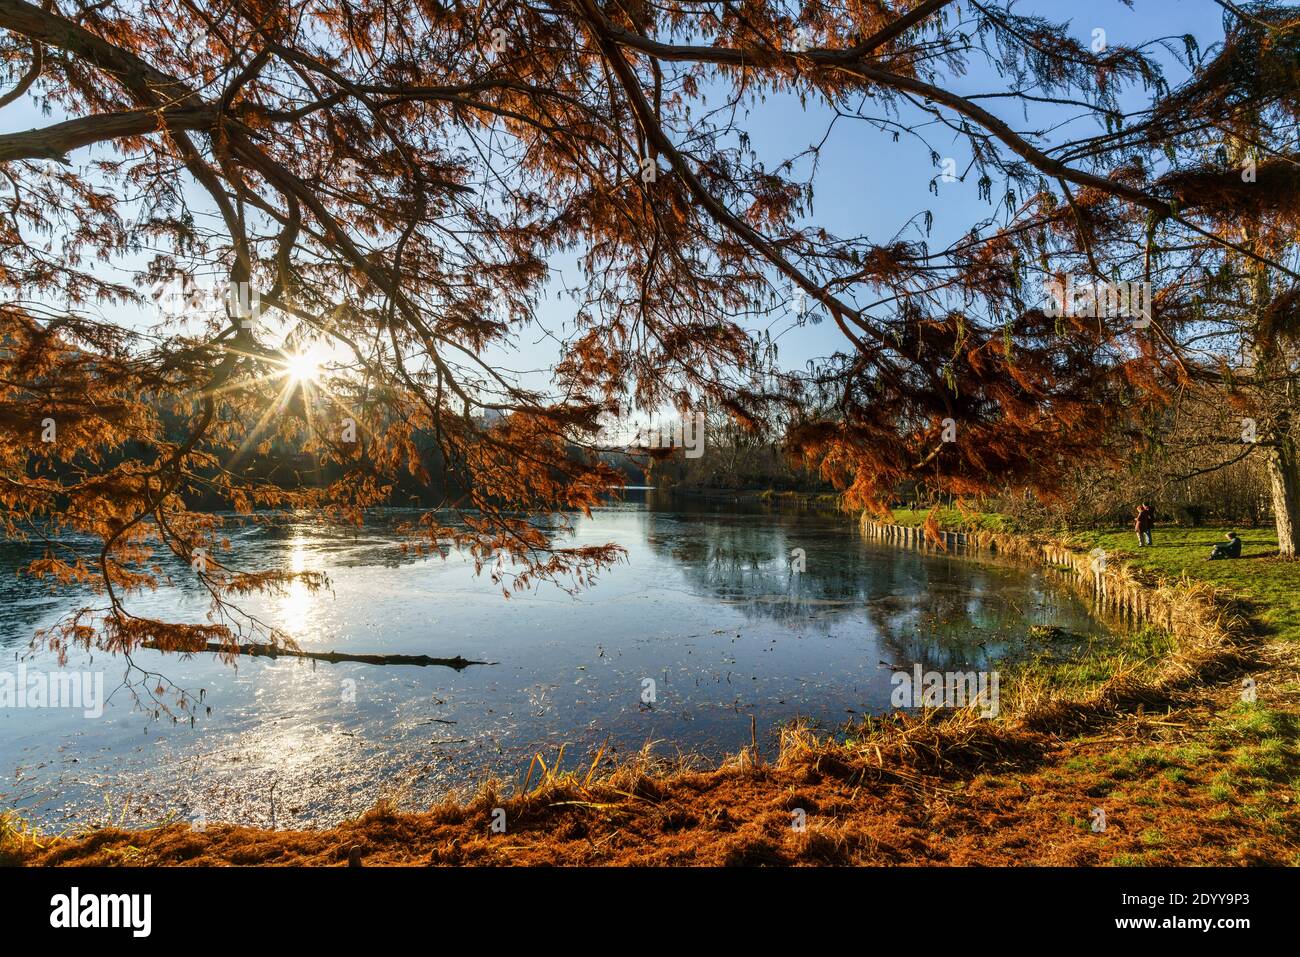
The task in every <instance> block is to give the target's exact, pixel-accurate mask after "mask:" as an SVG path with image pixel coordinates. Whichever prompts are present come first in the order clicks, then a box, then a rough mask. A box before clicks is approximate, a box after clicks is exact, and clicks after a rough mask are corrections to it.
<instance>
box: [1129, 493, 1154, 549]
mask: <svg viewBox="0 0 1300 957" xmlns="http://www.w3.org/2000/svg"><path fill="white" fill-rule="evenodd" d="M1155 527H1156V510H1155V509H1154V508H1152V507H1151V506H1150V505H1147V504H1146V503H1145V502H1144V503H1143V504H1141V505H1139V506H1138V510H1137V515H1136V516H1134V518H1133V531H1135V532H1137V537H1138V548H1141V547H1142V546H1143V545H1150V544H1151V530H1152V529H1153V528H1155Z"/></svg>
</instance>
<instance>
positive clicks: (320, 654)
mask: <svg viewBox="0 0 1300 957" xmlns="http://www.w3.org/2000/svg"><path fill="white" fill-rule="evenodd" d="M144 647H145V648H152V649H154V650H155V651H157V650H158V646H157V644H156V643H155V642H152V641H148V642H145V643H144ZM173 650H175V651H179V652H180V653H181V654H193V653H196V652H200V651H210V652H212V653H213V654H214V655H228V654H238V655H249V656H250V657H253V658H280V657H285V658H310V659H311V660H312V661H327V662H330V663H331V664H337V663H339V662H344V661H351V662H357V663H360V664H363V665H419V666H420V667H428V666H429V665H441V666H442V667H444V668H455V669H456V670H457V671H463V670H464V669H465V668H468V667H469V666H470V665H494V664H496V662H495V661H470V660H469V659H468V658H462V657H461V656H460V655H457V656H456V657H455V658H431V657H429V656H428V655H353V654H348V653H347V652H342V651H294V650H292V649H290V648H280V647H277V646H276V645H268V644H261V643H253V644H246V645H235V646H233V647H232V646H231V645H223V644H222V643H221V642H219V641H209V642H206V643H204V644H201V645H195V646H193V647H190V648H179V649H173Z"/></svg>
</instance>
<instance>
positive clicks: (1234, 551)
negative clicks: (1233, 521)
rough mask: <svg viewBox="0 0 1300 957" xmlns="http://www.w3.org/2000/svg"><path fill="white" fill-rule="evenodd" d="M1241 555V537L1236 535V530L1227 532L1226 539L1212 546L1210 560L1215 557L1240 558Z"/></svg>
mask: <svg viewBox="0 0 1300 957" xmlns="http://www.w3.org/2000/svg"><path fill="white" fill-rule="evenodd" d="M1240 557H1241V539H1240V538H1238V537H1237V533H1236V532H1229V533H1228V540H1227V541H1226V542H1220V543H1219V544H1217V545H1215V546H1214V551H1212V552H1210V561H1214V560H1215V559H1216V558H1240Z"/></svg>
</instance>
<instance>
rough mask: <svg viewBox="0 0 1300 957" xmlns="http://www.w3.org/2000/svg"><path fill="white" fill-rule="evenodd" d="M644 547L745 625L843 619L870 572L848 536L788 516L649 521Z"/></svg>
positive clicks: (862, 594)
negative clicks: (799, 564) (749, 621)
mask: <svg viewBox="0 0 1300 957" xmlns="http://www.w3.org/2000/svg"><path fill="white" fill-rule="evenodd" d="M646 541H647V543H648V544H649V545H650V547H651V549H653V550H654V551H655V553H656V554H658V555H660V556H663V557H665V558H668V559H671V561H672V562H673V563H674V564H676V565H677V566H679V567H680V568H681V570H682V573H683V574H684V575H685V577H686V580H687V582H688V583H689V584H690V585H691V587H692V590H693V591H695V592H696V593H698V594H701V595H705V596H708V597H710V598H713V599H715V600H718V601H724V602H727V603H728V604H731V605H734V606H736V607H737V608H739V609H740V610H741V612H742V613H744V614H745V615H747V616H749V617H754V618H774V619H777V620H779V621H787V620H792V619H797V618H802V619H807V618H809V617H812V616H819V617H821V616H826V615H842V614H844V613H846V612H848V611H854V610H856V609H857V608H858V607H860V606H861V604H862V602H863V601H864V600H865V599H866V596H867V595H868V592H869V586H868V584H867V582H866V579H865V575H866V574H867V573H868V572H869V565H868V563H866V562H865V561H864V560H863V556H862V554H861V550H860V548H859V547H858V542H857V541H856V540H855V539H854V538H853V536H852V535H850V534H848V533H847V532H845V531H843V530H840V529H831V528H827V527H825V526H823V527H815V526H813V527H809V526H808V525H804V524H801V523H800V522H799V521H798V520H797V519H796V518H794V517H792V516H784V515H771V516H765V517H764V518H763V519H761V520H753V519H751V520H745V519H744V518H739V517H735V516H730V515H726V514H713V515H709V514H702V513H697V514H693V515H681V514H664V513H650V518H649V521H648V522H647V525H646ZM796 548H801V549H803V550H804V557H803V564H804V570H803V571H796V570H795V567H794V563H793V562H792V559H791V554H790V553H791V551H792V550H793V549H796Z"/></svg>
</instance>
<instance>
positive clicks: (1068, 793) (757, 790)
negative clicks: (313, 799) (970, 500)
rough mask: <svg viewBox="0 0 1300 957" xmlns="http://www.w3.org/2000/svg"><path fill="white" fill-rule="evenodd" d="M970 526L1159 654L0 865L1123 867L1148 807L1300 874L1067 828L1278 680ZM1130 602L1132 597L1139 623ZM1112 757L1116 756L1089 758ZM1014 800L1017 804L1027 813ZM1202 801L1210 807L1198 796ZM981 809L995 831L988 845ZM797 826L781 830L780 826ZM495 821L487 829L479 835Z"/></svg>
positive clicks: (1234, 840)
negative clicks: (994, 697)
mask: <svg viewBox="0 0 1300 957" xmlns="http://www.w3.org/2000/svg"><path fill="white" fill-rule="evenodd" d="M860 521H861V523H862V526H863V528H864V529H866V528H867V527H868V526H869V525H870V524H872V522H873V520H872V518H871V517H870V516H865V515H864V516H862V518H861V519H860ZM950 531H951V530H950ZM909 534H913V535H914V536H915V535H916V533H909ZM971 534H972V535H973V536H974V541H973V542H972V544H973V546H974V547H975V548H976V549H978V548H986V549H993V550H996V551H997V553H998V554H1000V555H1001V556H1003V557H1011V558H1014V559H1016V560H1017V561H1024V562H1027V563H1037V564H1038V565H1039V566H1040V567H1047V568H1049V569H1055V570H1057V571H1058V572H1060V573H1061V574H1063V575H1066V576H1067V577H1070V578H1072V579H1073V580H1074V581H1075V584H1076V586H1079V585H1080V580H1081V579H1082V580H1083V585H1082V587H1085V588H1092V589H1093V592H1094V596H1095V597H1096V598H1097V599H1098V600H1099V604H1100V605H1101V606H1103V607H1104V606H1106V605H1107V604H1108V603H1109V604H1112V605H1114V604H1117V602H1116V601H1115V600H1113V597H1114V596H1120V595H1127V596H1130V597H1129V598H1128V599H1127V604H1128V605H1129V607H1130V613H1131V614H1137V613H1138V612H1139V610H1140V612H1141V614H1142V615H1143V616H1144V618H1145V620H1147V621H1151V620H1153V619H1161V620H1163V621H1164V622H1166V623H1167V625H1168V626H1169V627H1170V628H1171V629H1172V630H1173V631H1174V634H1175V641H1174V644H1173V647H1172V650H1171V652H1170V653H1169V654H1167V655H1166V656H1164V657H1163V658H1162V659H1160V660H1159V661H1157V662H1155V663H1154V664H1153V666H1152V667H1150V668H1148V669H1147V671H1148V672H1149V673H1146V674H1143V673H1141V672H1140V669H1137V668H1136V667H1126V668H1120V669H1117V670H1115V671H1114V673H1112V674H1110V675H1108V676H1107V677H1106V678H1105V680H1103V681H1101V682H1099V683H1096V685H1095V687H1092V688H1090V689H1089V690H1088V692H1087V693H1078V692H1074V693H1062V692H1061V690H1060V688H1052V687H1051V685H1052V683H1053V682H1054V681H1055V680H1056V679H1057V678H1058V677H1059V676H1057V675H1052V674H1050V673H1049V674H1048V675H1046V676H1044V675H1039V674H1034V673H1032V672H1029V673H1026V674H1024V675H1018V676H1017V677H1016V678H1015V679H1013V682H1012V683H1010V687H1009V688H1008V689H1007V691H1006V692H1004V697H1005V698H1006V699H1009V701H1008V705H1007V706H1004V707H1003V709H1002V714H1001V715H1000V716H999V717H998V718H997V719H995V720H992V721H989V720H983V719H980V718H979V717H978V716H977V715H976V714H974V712H973V711H972V710H971V709H956V710H951V711H938V710H936V711H929V712H923V713H921V714H919V715H917V716H909V715H904V714H902V713H896V714H895V715H891V716H885V717H880V718H874V717H871V718H866V719H865V720H864V721H863V722H861V723H860V725H857V726H855V730H854V732H853V734H851V735H850V737H849V739H848V740H847V741H846V742H844V743H843V744H841V743H837V742H836V741H835V740H833V738H831V737H830V736H826V735H822V734H814V733H813V732H811V731H810V730H808V729H807V728H801V727H799V726H797V725H796V726H793V727H787V728H785V729H783V730H782V731H781V748H780V754H779V756H778V758H777V759H776V760H775V761H774V762H771V763H765V762H764V761H763V758H762V756H761V754H759V753H758V752H757V750H756V749H755V748H752V747H751V748H746V749H742V751H740V752H739V753H737V754H735V755H732V756H731V757H729V758H727V759H725V760H724V761H722V762H721V763H720V764H719V765H718V766H717V767H714V768H711V769H699V768H682V767H680V766H675V765H674V764H672V763H670V762H667V761H663V760H660V759H656V758H654V757H652V756H650V755H648V754H644V753H643V754H642V755H640V756H638V757H635V758H633V759H631V760H629V761H626V762H624V763H622V764H620V765H617V766H606V767H601V755H600V754H599V753H598V754H597V756H596V759H595V760H594V761H593V762H592V763H591V765H590V766H589V767H586V766H584V767H582V768H580V769H575V770H571V771H559V770H557V769H554V768H548V767H547V766H546V764H545V763H543V764H542V765H541V767H540V770H539V773H538V774H537V776H536V777H535V778H534V779H533V780H534V781H536V784H535V785H534V786H533V787H532V788H531V789H529V790H526V791H525V792H524V793H520V794H516V795H513V796H509V797H507V796H504V794H503V793H502V784H501V782H499V781H488V782H486V783H484V784H483V785H482V787H481V788H480V789H479V792H478V794H477V795H476V796H475V797H473V798H472V799H470V800H469V801H466V802H463V803H456V802H455V801H451V800H449V801H447V802H444V803H443V804H441V805H439V806H437V807H435V808H433V809H431V810H430V811H427V812H423V813H401V812H397V811H394V810H392V809H391V808H388V807H385V806H383V805H380V806H377V807H376V808H375V809H373V810H372V811H370V812H367V813H366V814H364V815H362V816H361V817H359V818H357V819H355V820H353V821H349V822H346V823H344V824H342V825H339V826H338V827H334V828H325V829H320V830H305V831H271V830H267V829H258V828H248V827H239V826H231V825H217V824H213V825H209V826H208V827H207V829H206V830H205V831H202V832H200V831H195V830H193V829H192V828H190V827H189V825H187V824H177V823H169V824H163V825H162V826H160V827H158V828H154V829H150V830H140V831H125V830H116V829H112V828H105V829H99V830H95V831H91V832H88V833H86V834H81V835H77V836H71V837H62V838H55V839H52V840H50V841H45V840H42V839H41V838H39V837H38V836H35V835H31V834H24V833H23V831H22V826H21V824H20V823H17V822H15V821H14V820H12V819H10V820H9V823H8V826H7V827H5V826H0V862H3V863H12V864H37V865H39V864H72V863H78V864H126V865H153V864H159V865H164V864H185V863H189V864H196V863H197V864H270V863H283V864H312V865H316V864H346V863H348V862H349V861H350V860H351V861H352V862H353V863H360V864H362V865H365V864H489V865H502V864H755V863H774V864H776V863H781V864H797V863H840V864H902V863H936V864H945V863H946V864H993V865H997V864H1010V863H1037V864H1096V863H1134V862H1138V863H1140V862H1143V856H1144V855H1149V854H1150V853H1151V852H1152V845H1153V843H1155V842H1153V840H1152V833H1151V832H1152V827H1145V828H1137V827H1136V826H1135V824H1133V823H1132V822H1131V821H1130V820H1129V819H1128V818H1129V816H1130V815H1132V816H1133V818H1135V819H1136V818H1138V817H1144V816H1149V817H1152V818H1153V819H1156V818H1161V816H1162V815H1163V818H1164V819H1167V820H1168V821H1172V822H1175V823H1177V824H1178V826H1177V827H1172V825H1171V824H1170V823H1166V825H1165V826H1164V828H1163V830H1162V831H1161V833H1162V835H1163V836H1162V838H1161V840H1160V841H1159V842H1158V843H1156V848H1157V849H1158V851H1159V853H1160V854H1161V855H1168V854H1172V853H1174V851H1175V849H1176V850H1177V852H1178V853H1177V856H1175V857H1174V860H1176V861H1177V862H1179V863H1268V864H1295V863H1300V858H1297V857H1296V856H1295V851H1294V849H1293V848H1292V849H1290V850H1288V849H1287V848H1286V847H1285V846H1281V847H1273V848H1270V847H1268V846H1267V842H1265V841H1263V840H1261V838H1263V837H1264V836H1265V834H1264V833H1262V832H1261V833H1259V834H1256V833H1255V831H1256V830H1258V829H1257V828H1254V827H1253V826H1251V825H1250V822H1249V821H1248V820H1236V819H1233V818H1228V817H1224V818H1222V819H1221V820H1215V818H1214V815H1213V813H1210V812H1208V811H1206V808H1205V807H1199V806H1198V807H1199V809H1198V808H1197V807H1193V808H1188V807H1183V806H1182V805H1183V804H1185V803H1186V802H1177V801H1173V800H1172V797H1171V796H1169V797H1167V799H1166V800H1163V801H1157V802H1156V803H1155V805H1154V806H1151V805H1150V803H1149V802H1150V800H1151V796H1150V795H1142V796H1141V797H1142V798H1143V800H1140V801H1139V800H1136V798H1137V797H1138V795H1128V794H1125V800H1124V801H1122V802H1120V804H1122V805H1123V806H1117V807H1114V808H1113V809H1112V810H1111V811H1109V812H1108V815H1109V819H1110V821H1111V822H1112V824H1111V827H1110V828H1108V829H1107V831H1106V832H1105V833H1104V834H1102V835H1100V836H1099V835H1098V834H1097V833H1095V832H1094V831H1092V830H1091V828H1090V827H1089V826H1088V825H1089V820H1088V814H1089V811H1090V810H1091V806H1090V805H1091V803H1095V802H1098V801H1101V802H1102V803H1106V798H1107V797H1108V796H1109V797H1111V798H1113V796H1114V794H1115V790H1113V789H1112V790H1111V791H1110V792H1109V795H1105V794H1100V793H1097V792H1099V791H1101V790H1105V788H1103V787H1102V786H1100V785H1098V784H1097V782H1096V781H1095V780H1092V779H1093V778H1095V777H1096V775H1097V770H1098V769H1097V767H1096V765H1097V762H1098V761H1101V763H1102V764H1106V760H1105V757H1103V756H1106V755H1112V756H1113V753H1114V752H1119V761H1118V762H1117V763H1119V764H1120V765H1121V766H1123V765H1124V761H1125V759H1126V758H1132V757H1133V755H1132V754H1125V753H1124V752H1136V753H1137V755H1138V757H1139V758H1140V760H1139V764H1144V765H1145V764H1151V765H1153V769H1154V770H1156V771H1161V772H1164V773H1165V774H1166V775H1167V776H1168V777H1169V778H1178V777H1180V776H1181V777H1182V778H1184V779H1185V778H1187V777H1188V776H1189V775H1191V774H1193V773H1199V774H1206V773H1209V774H1211V775H1214V774H1223V773H1226V772H1227V771H1229V770H1230V769H1231V768H1232V767H1234V766H1235V765H1236V764H1237V763H1239V759H1240V757H1241V755H1240V753H1239V751H1240V747H1241V746H1243V745H1242V744H1241V742H1240V741H1234V740H1232V737H1231V736H1228V737H1226V738H1225V737H1224V736H1223V735H1219V734H1217V733H1216V731H1215V725H1216V723H1226V724H1227V725H1228V726H1230V727H1232V728H1235V729H1237V736H1238V737H1241V736H1242V735H1245V736H1246V737H1247V738H1249V728H1250V727H1252V726H1253V724H1257V723H1258V720H1259V718H1260V716H1261V715H1263V716H1264V717H1265V721H1264V723H1265V724H1266V725H1269V727H1268V728H1266V729H1265V730H1266V731H1269V730H1277V729H1276V728H1273V727H1272V726H1273V725H1280V726H1286V727H1290V726H1291V722H1293V721H1294V713H1293V711H1286V710H1276V709H1269V708H1263V707H1261V706H1258V705H1249V706H1246V705H1243V704H1242V703H1241V702H1240V693H1239V691H1238V687H1237V684H1238V681H1239V680H1240V678H1241V677H1242V676H1244V675H1247V674H1259V673H1261V672H1262V671H1266V670H1268V669H1269V668H1270V667H1276V666H1277V662H1275V661H1271V660H1270V656H1269V655H1268V654H1265V653H1264V652H1265V643H1264V642H1263V641H1262V639H1261V637H1260V630H1261V629H1260V627H1259V624H1258V622H1256V621H1254V620H1253V619H1252V618H1251V616H1250V615H1249V611H1248V609H1246V608H1244V607H1243V606H1242V604H1241V602H1240V601H1238V600H1237V599H1235V598H1231V597H1229V596H1225V595H1223V594H1222V593H1221V592H1219V591H1218V590H1216V589H1214V588H1212V587H1211V586H1208V585H1204V584H1198V583H1196V582H1192V581H1188V580H1184V581H1168V580H1163V581H1162V580H1158V579H1153V578H1152V576H1151V575H1150V574H1149V573H1146V572H1142V571H1140V570H1136V569H1134V568H1132V567H1130V566H1129V565H1128V563H1126V562H1122V561H1120V562H1115V563H1114V564H1113V565H1108V566H1107V568H1106V569H1105V574H1104V575H1102V576H1098V575H1096V574H1095V573H1094V572H1093V571H1092V569H1091V568H1090V567H1089V559H1088V556H1087V553H1085V552H1082V551H1081V549H1080V548H1079V547H1078V546H1077V545H1074V544H1071V543H1069V542H1065V541H1062V540H1052V539H1044V538H1042V537H1038V536H1032V535H1024V534H1018V533H1006V532H992V531H974V532H972V533H971ZM913 542H914V544H915V537H914V538H913ZM922 547H925V546H924V545H922ZM1081 567H1082V568H1083V569H1084V570H1085V571H1084V572H1083V573H1081V571H1080V568H1081ZM1135 595H1140V596H1141V597H1142V599H1143V602H1142V605H1143V607H1142V608H1141V609H1139V608H1138V606H1137V605H1136V604H1135V603H1134V601H1133V596H1135ZM1044 680H1046V681H1047V686H1046V687H1044V686H1043V685H1042V682H1043V681H1044ZM1036 682H1037V683H1036ZM1262 697H1263V695H1261V698H1262ZM1243 726H1244V728H1245V729H1246V730H1242V727H1243ZM1283 730H1285V728H1283ZM1200 738H1205V739H1207V740H1208V741H1210V742H1212V743H1213V742H1218V743H1220V744H1221V745H1222V746H1221V747H1219V748H1218V749H1217V751H1218V752H1219V753H1218V755H1217V757H1218V759H1217V760H1216V748H1215V747H1214V746H1212V744H1206V743H1204V742H1200V743H1201V745H1202V748H1201V749H1199V750H1198V749H1195V748H1194V749H1193V751H1192V752H1188V753H1187V754H1185V755H1183V756H1182V757H1180V756H1179V755H1180V754H1181V753H1182V751H1186V749H1187V748H1189V747H1191V746H1192V745H1190V744H1189V743H1188V742H1189V741H1192V743H1193V744H1197V743H1198V739H1200ZM1269 740H1271V738H1269ZM1116 743H1121V744H1123V745H1125V747H1124V748H1119V749H1115V748H1113V747H1110V746H1113V745H1114V744H1116ZM1244 746H1246V747H1250V746H1252V745H1250V744H1249V742H1247V744H1246V745H1244ZM1162 751H1163V752H1167V753H1165V754H1164V756H1163V757H1162V756H1161V752H1162ZM1148 752H1153V753H1148ZM1111 763H1116V762H1111ZM1162 765H1163V766H1162ZM1130 779H1131V778H1129V777H1124V776H1121V778H1120V780H1122V781H1128V780H1130ZM1156 781H1157V783H1158V784H1163V783H1164V781H1165V778H1164V777H1160V776H1159V775H1157V776H1156ZM1026 788H1028V789H1029V791H1028V793H1030V794H1033V795H1035V796H1034V798H1033V799H1032V800H1030V801H1029V802H1027V803H1026V801H1025V800H1024V795H1025V793H1026V790H1025V789H1026ZM1210 792H1211V793H1208V794H1207V795H1206V796H1207V797H1209V798H1211V799H1212V798H1213V797H1214V794H1213V793H1212V792H1213V786H1212V785H1211V788H1210ZM1112 803H1113V802H1112ZM1209 803H1216V804H1217V803H1219V802H1218V801H1215V800H1212V801H1211V802H1209ZM1290 805H1291V806H1290V813H1289V814H1288V815H1286V816H1285V817H1284V818H1282V819H1280V820H1284V821H1285V827H1286V830H1287V833H1300V819H1298V818H1297V814H1296V808H1295V802H1294V801H1292V802H1290ZM1151 812H1156V813H1154V814H1152V813H1151ZM1201 812H1205V813H1201ZM1044 814H1048V817H1049V818H1051V819H1050V820H1048V819H1045V818H1044ZM990 815H992V816H993V817H994V818H996V819H997V820H998V822H999V823H998V826H997V828H996V829H994V831H990V830H989V827H988V824H987V822H988V820H989V816H990ZM800 818H802V819H803V820H804V821H805V822H806V823H805V826H804V828H803V829H802V830H800V829H798V828H796V827H795V826H794V824H793V823H792V822H794V821H797V820H799V819H800ZM501 819H503V820H504V822H505V823H504V827H505V831H504V833H502V832H499V831H497V830H494V829H493V824H494V823H495V822H499V821H500V820H501ZM980 822H984V823H980ZM1153 826H1154V825H1153ZM1171 831H1173V832H1175V833H1176V834H1177V837H1175V836H1174V833H1166V832H1171ZM1213 831H1221V832H1223V833H1222V834H1221V835H1220V837H1221V838H1222V840H1220V841H1219V842H1217V844H1216V843H1215V842H1208V843H1207V842H1205V841H1203V840H1201V838H1202V837H1203V836H1204V835H1205V834H1207V833H1210V832H1213ZM1045 836H1046V837H1049V838H1050V840H1047V841H1046V843H1044V842H1043V841H1042V840H1041V839H1042V838H1043V837H1045ZM1034 842H1037V844H1035V843H1034ZM1011 846H1017V847H1020V848H1021V849H1020V850H1019V851H1017V854H1018V855H1019V856H1018V857H1016V856H1014V855H1013V856H1011V857H1008V856H1007V855H1008V853H1009V851H1008V848H1009V847H1011ZM1243 848H1247V849H1248V850H1246V851H1243Z"/></svg>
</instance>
